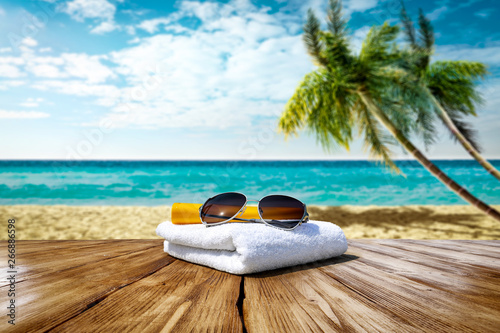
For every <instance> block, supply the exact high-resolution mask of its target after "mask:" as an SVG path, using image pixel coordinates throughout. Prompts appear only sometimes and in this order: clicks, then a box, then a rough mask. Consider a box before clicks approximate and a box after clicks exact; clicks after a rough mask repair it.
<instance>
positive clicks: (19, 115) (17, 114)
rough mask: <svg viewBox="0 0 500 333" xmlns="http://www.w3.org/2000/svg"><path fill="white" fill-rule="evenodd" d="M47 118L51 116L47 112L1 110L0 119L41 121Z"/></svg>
mask: <svg viewBox="0 0 500 333" xmlns="http://www.w3.org/2000/svg"><path fill="white" fill-rule="evenodd" d="M47 117H50V114H48V113H46V112H39V111H7V110H0V119H39V118H47Z"/></svg>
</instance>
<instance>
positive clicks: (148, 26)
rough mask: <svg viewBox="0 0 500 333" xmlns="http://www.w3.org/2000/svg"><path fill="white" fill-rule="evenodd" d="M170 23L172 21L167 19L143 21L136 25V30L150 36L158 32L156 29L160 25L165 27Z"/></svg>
mask: <svg viewBox="0 0 500 333" xmlns="http://www.w3.org/2000/svg"><path fill="white" fill-rule="evenodd" d="M171 22H172V20H171V19H170V18H168V17H160V18H155V19H151V20H144V21H142V22H141V23H140V24H139V25H137V28H139V29H142V30H145V31H147V32H149V33H150V34H152V33H155V32H156V31H158V27H159V26H160V25H167V24H170V23H171Z"/></svg>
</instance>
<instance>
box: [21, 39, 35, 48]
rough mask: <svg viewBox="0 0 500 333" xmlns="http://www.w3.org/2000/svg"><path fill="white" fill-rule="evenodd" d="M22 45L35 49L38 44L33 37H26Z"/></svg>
mask: <svg viewBox="0 0 500 333" xmlns="http://www.w3.org/2000/svg"><path fill="white" fill-rule="evenodd" d="M21 44H22V45H25V46H28V47H35V46H37V45H38V42H37V41H36V40H34V39H33V38H31V37H26V38H24V39H23V40H22V41H21Z"/></svg>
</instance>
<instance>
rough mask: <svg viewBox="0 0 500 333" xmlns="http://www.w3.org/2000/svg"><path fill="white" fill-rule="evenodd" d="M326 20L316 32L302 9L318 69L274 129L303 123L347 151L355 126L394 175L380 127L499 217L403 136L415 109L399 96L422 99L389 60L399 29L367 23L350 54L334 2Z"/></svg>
mask: <svg viewBox="0 0 500 333" xmlns="http://www.w3.org/2000/svg"><path fill="white" fill-rule="evenodd" d="M327 19H328V31H321V29H320V23H319V20H318V19H317V18H316V16H315V15H314V13H313V12H312V10H309V11H308V14H307V22H306V24H305V26H304V42H305V45H306V48H307V50H308V53H309V54H310V55H311V56H312V58H313V61H314V62H315V64H317V65H318V66H319V68H318V69H317V70H315V71H313V72H311V73H309V74H307V75H306V76H305V77H304V79H303V81H302V82H301V83H300V85H299V87H297V89H296V91H295V93H294V95H293V96H292V97H291V99H290V100H289V101H288V103H287V105H286V107H285V110H284V111H283V114H282V115H281V118H280V120H279V129H280V130H281V131H283V132H284V133H285V134H286V135H289V134H297V130H298V129H300V128H303V127H304V126H307V127H308V128H309V129H310V130H312V131H313V132H315V134H316V137H317V139H318V140H319V141H320V142H321V143H322V145H323V146H324V147H325V148H327V149H330V148H332V147H333V145H334V144H338V145H340V146H343V147H345V148H347V149H348V148H349V143H350V142H351V141H352V131H353V128H356V127H357V128H358V129H359V134H360V135H361V134H364V141H365V147H366V148H369V149H370V152H371V155H373V156H375V157H378V158H381V159H382V160H383V162H384V163H385V164H386V165H387V166H388V167H390V168H391V169H392V170H395V171H396V172H400V170H399V168H398V167H397V166H396V164H395V163H394V161H392V159H391V151H390V149H389V147H388V145H389V144H391V143H394V141H393V140H392V138H391V137H390V136H389V135H387V134H385V133H384V132H383V130H382V129H381V128H380V125H383V126H384V127H385V128H386V129H387V130H388V131H389V132H390V133H391V134H392V136H393V138H395V139H396V140H397V142H399V144H401V145H402V146H403V147H404V148H405V149H406V150H407V151H408V152H410V153H411V154H412V155H413V156H414V157H415V158H416V159H417V160H418V161H419V162H420V163H421V164H422V165H423V166H424V167H425V168H426V169H427V170H428V171H429V172H431V173H432V174H433V175H434V176H435V177H437V178H438V179H439V180H440V181H441V182H443V183H444V184H445V185H446V186H448V187H449V188H450V189H451V190H453V191H454V192H455V193H457V194H458V195H459V196H460V197H462V198H463V199H464V200H466V201H468V202H469V203H471V204H472V205H474V206H476V207H477V208H479V209H480V210H481V211H483V212H484V213H486V214H488V215H490V216H492V217H493V218H495V219H496V220H498V221H500V213H499V212H498V211H496V210H495V209H493V208H492V207H490V206H488V205H486V204H485V203H484V202H482V201H481V200H479V199H477V198H476V197H474V196H473V195H472V194H470V193H469V192H468V191H467V190H466V189H464V188H463V187H461V186H460V185H458V184H457V183H456V182H455V181H453V180H452V179H451V178H449V177H448V176H447V175H446V174H444V173H443V172H442V171H441V170H440V169H439V168H438V167H437V166H436V165H434V164H433V163H432V162H431V161H429V160H428V159H427V158H426V157H425V156H424V155H423V154H422V153H421V152H420V151H419V150H418V149H417V148H416V147H415V146H414V145H413V144H412V143H411V142H410V140H408V138H407V136H408V135H409V133H410V131H411V130H412V128H413V124H415V115H416V113H415V112H411V111H410V110H408V108H407V107H406V106H405V105H406V104H405V103H403V101H404V102H408V101H410V102H411V104H412V105H419V103H422V106H423V105H424V104H425V101H426V100H425V98H420V96H424V95H425V94H423V93H422V91H421V90H422V89H421V86H420V85H418V84H415V82H413V81H411V82H410V81H407V78H408V77H411V75H408V73H406V72H405V71H403V70H402V69H400V68H398V67H396V66H394V65H393V64H394V63H396V62H397V61H398V60H399V59H398V58H399V54H398V52H392V51H393V49H391V47H393V42H394V40H395V38H396V36H397V34H398V32H399V28H398V27H396V26H389V25H388V24H384V25H382V26H380V27H373V28H372V29H371V30H370V32H369V33H368V35H367V37H366V39H365V41H364V43H363V46H362V49H361V51H360V53H359V54H358V55H355V54H353V53H352V52H351V50H350V48H349V47H350V45H349V40H348V36H347V30H346V21H345V20H344V19H343V18H342V7H341V4H340V2H339V1H338V0H330V8H329V10H328V16H327ZM419 112H420V114H418V116H420V117H424V118H425V115H426V111H425V108H423V107H422V108H419Z"/></svg>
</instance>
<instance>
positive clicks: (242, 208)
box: [198, 192, 309, 231]
mask: <svg viewBox="0 0 500 333" xmlns="http://www.w3.org/2000/svg"><path fill="white" fill-rule="evenodd" d="M222 194H240V195H242V196H244V197H245V203H244V204H243V206H241V208H240V209H239V210H238V212H237V213H236V214H234V215H233V216H232V217H231V218H229V219H227V220H224V221H221V222H216V223H207V222H205V221H203V218H202V216H201V212H202V208H203V207H205V205H206V204H207V202H209V201H210V200H212V199H213V198H215V197H217V196H219V195H222ZM275 195H280V196H284V197H289V198H292V199H295V200H297V201H299V202H300V203H301V204H302V205H304V215H302V218H301V219H300V221H299V223H297V225H296V226H295V227H293V228H289V229H285V228H279V227H276V226H274V225H272V224H269V223H268V222H266V220H264V218H263V217H262V215H261V214H260V210H259V209H257V213H258V214H259V217H260V220H259V219H243V218H240V217H237V216H238V215H239V214H241V213H243V212H244V211H245V209H246V207H247V204H248V202H257V207H259V203H260V201H262V200H263V199H265V198H267V197H271V196H275ZM198 211H199V216H200V221H201V223H203V224H204V225H205V226H206V227H207V228H208V227H213V226H217V225H221V224H224V223H227V222H229V221H233V220H236V221H245V222H255V223H264V224H265V225H267V226H269V227H271V228H275V229H279V230H285V231H292V230H294V229H295V228H297V227H298V226H299V225H301V224H302V223H307V221H309V213H308V212H307V206H306V204H305V203H303V202H302V201H300V200H299V199H296V198H294V197H291V196H288V195H282V194H269V195H266V196H264V197H262V198H261V199H260V200H248V198H247V196H246V195H244V194H243V193H240V192H224V193H219V194H217V195H214V196H213V197H210V198H208V199H207V200H206V201H205V202H204V203H203V205H201V206H200V208H199V209H198Z"/></svg>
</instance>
